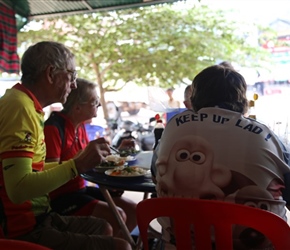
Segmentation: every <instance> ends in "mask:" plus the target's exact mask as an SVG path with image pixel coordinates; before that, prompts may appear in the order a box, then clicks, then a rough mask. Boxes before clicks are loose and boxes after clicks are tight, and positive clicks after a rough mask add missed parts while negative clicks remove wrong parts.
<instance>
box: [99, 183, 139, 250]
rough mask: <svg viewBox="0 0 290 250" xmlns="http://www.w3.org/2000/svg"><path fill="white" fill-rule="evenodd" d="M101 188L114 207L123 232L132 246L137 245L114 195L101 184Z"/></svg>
mask: <svg viewBox="0 0 290 250" xmlns="http://www.w3.org/2000/svg"><path fill="white" fill-rule="evenodd" d="M99 188H100V190H101V192H102V194H103V195H104V197H105V199H106V201H107V203H108V204H109V206H110V208H111V209H112V211H113V213H114V215H115V218H116V219H117V220H118V223H119V225H120V227H121V229H122V232H123V233H124V235H125V237H126V238H127V240H128V242H129V243H130V244H131V245H132V247H135V246H136V244H135V242H134V240H133V238H132V236H131V233H130V232H129V230H128V228H127V226H126V224H125V222H124V221H123V219H122V218H121V216H120V214H119V212H118V210H117V208H116V204H115V202H114V201H113V199H112V196H111V195H110V193H109V191H108V189H106V188H104V187H102V186H101V185H99Z"/></svg>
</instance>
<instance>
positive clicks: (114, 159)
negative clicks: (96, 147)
mask: <svg viewBox="0 0 290 250" xmlns="http://www.w3.org/2000/svg"><path fill="white" fill-rule="evenodd" d="M125 162H126V158H124V157H120V155H108V156H107V157H106V161H104V162H102V163H101V166H102V167H115V166H122V165H124V164H125Z"/></svg>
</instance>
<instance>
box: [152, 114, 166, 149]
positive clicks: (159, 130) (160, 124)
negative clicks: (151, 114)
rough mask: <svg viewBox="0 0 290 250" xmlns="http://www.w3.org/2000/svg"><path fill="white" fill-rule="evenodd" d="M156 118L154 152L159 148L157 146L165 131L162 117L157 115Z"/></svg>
mask: <svg viewBox="0 0 290 250" xmlns="http://www.w3.org/2000/svg"><path fill="white" fill-rule="evenodd" d="M155 118H156V120H157V121H156V125H155V127H154V138H155V143H154V145H153V150H155V148H156V147H157V144H158V142H159V140H160V138H161V136H162V133H163V131H164V124H163V122H162V120H161V119H160V116H159V115H158V116H157V115H156V116H155Z"/></svg>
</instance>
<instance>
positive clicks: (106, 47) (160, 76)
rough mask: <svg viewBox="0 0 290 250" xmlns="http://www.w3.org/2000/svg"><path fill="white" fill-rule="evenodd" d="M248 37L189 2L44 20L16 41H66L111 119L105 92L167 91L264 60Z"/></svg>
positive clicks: (235, 25)
mask: <svg viewBox="0 0 290 250" xmlns="http://www.w3.org/2000/svg"><path fill="white" fill-rule="evenodd" d="M249 36H251V34H249V31H248V30H244V31H243V30H241V29H240V28H239V23H237V22H235V21H233V20H230V19H229V18H228V17H227V15H226V13H225V12H223V11H217V10H211V9H210V8H208V7H206V6H202V5H199V4H197V5H194V6H191V7H189V6H188V5H187V3H186V2H185V3H177V4H164V5H158V6H151V7H144V8H138V9H126V10H120V11H113V12H97V13H93V14H86V15H73V16H67V17H63V18H61V19H50V20H43V21H42V29H41V30H38V31H32V30H25V29H24V30H23V31H22V32H20V34H19V36H18V41H19V43H20V44H23V43H25V44H26V45H30V44H31V43H35V42H38V41H40V40H54V41H59V42H63V43H65V44H66V45H67V46H68V47H69V48H70V49H71V50H72V51H73V53H74V54H75V56H76V60H77V65H78V67H79V76H80V77H85V78H88V79H90V80H93V81H95V82H97V83H98V87H99V94H100V97H101V103H102V106H103V109H104V115H105V118H108V112H107V109H106V105H104V104H105V99H104V93H105V92H106V91H116V90H118V89H120V88H122V86H124V84H126V83H128V82H130V81H133V82H135V83H137V84H139V85H141V86H142V85H143V86H160V87H163V88H165V87H168V86H174V85H178V84H180V83H182V82H186V81H189V80H191V79H192V78H193V77H194V76H195V74H196V73H198V72H199V71H200V70H201V69H203V68H204V67H206V66H209V65H212V64H215V63H216V62H217V60H228V61H235V62H238V63H240V64H245V63H246V62H247V61H251V62H255V61H258V60H260V59H261V58H263V55H264V53H263V52H262V50H261V49H260V48H259V46H257V45H255V46H254V45H251V44H249V43H248V42H247V39H246V38H247V37H249Z"/></svg>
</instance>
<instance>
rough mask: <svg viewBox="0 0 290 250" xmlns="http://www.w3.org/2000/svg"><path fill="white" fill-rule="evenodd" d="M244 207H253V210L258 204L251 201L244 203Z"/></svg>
mask: <svg viewBox="0 0 290 250" xmlns="http://www.w3.org/2000/svg"><path fill="white" fill-rule="evenodd" d="M244 205H246V206H248V207H255V208H257V207H258V204H257V203H256V202H253V201H247V202H245V203H244Z"/></svg>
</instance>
